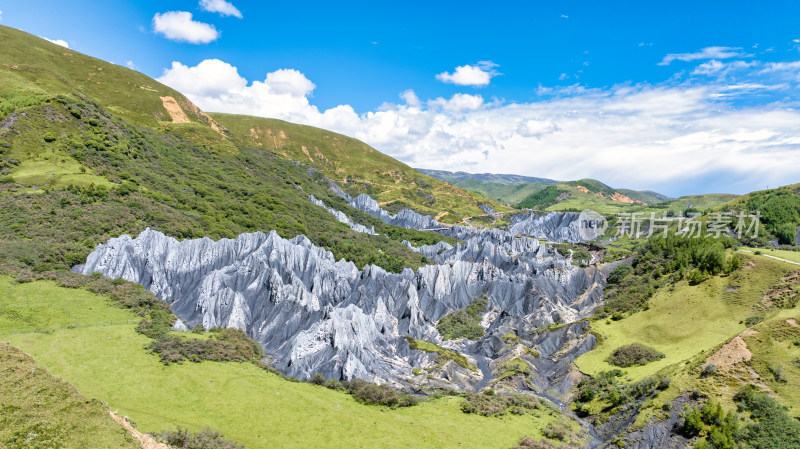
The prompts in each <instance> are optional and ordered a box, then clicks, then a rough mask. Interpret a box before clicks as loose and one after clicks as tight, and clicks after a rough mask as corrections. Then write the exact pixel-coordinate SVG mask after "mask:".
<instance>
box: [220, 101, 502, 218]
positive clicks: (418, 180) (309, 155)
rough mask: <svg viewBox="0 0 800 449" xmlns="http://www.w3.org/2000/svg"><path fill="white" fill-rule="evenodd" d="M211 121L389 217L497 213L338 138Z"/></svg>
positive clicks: (231, 119)
mask: <svg viewBox="0 0 800 449" xmlns="http://www.w3.org/2000/svg"><path fill="white" fill-rule="evenodd" d="M211 116H212V117H213V118H214V119H215V120H217V121H218V122H219V123H221V124H222V125H223V126H225V127H226V128H227V129H229V130H230V131H231V132H232V134H233V136H234V137H235V139H237V140H241V142H242V143H243V144H244V145H247V146H253V147H257V148H262V149H265V150H268V151H271V152H275V153H277V154H280V155H282V156H284V157H287V158H289V159H293V160H296V161H299V162H301V163H303V164H308V165H310V166H313V167H315V168H317V169H319V170H320V171H321V172H322V173H324V174H325V175H326V176H328V177H330V178H331V179H333V180H334V181H336V182H337V183H339V184H340V185H341V186H342V188H343V189H344V190H345V191H347V192H349V193H350V194H351V195H353V196H355V195H358V194H359V193H367V194H369V195H371V196H372V197H373V198H375V199H376V200H377V201H378V202H379V203H380V204H381V206H382V207H383V208H384V209H386V210H388V211H390V212H392V213H396V212H398V211H400V210H401V209H403V208H406V207H408V208H411V209H414V210H416V211H418V212H420V213H423V214H427V215H431V216H433V217H436V218H437V220H440V221H442V222H446V223H455V222H457V221H460V219H461V218H462V217H465V216H473V215H480V214H482V213H483V211H482V210H481V209H480V208H479V207H478V206H479V205H480V204H489V205H490V206H492V207H494V208H495V209H502V206H501V205H499V204H497V203H496V202H494V201H491V200H489V199H487V198H484V197H482V196H480V195H476V194H474V193H471V192H467V191H465V190H462V189H460V188H458V187H455V186H453V185H451V184H448V183H446V182H443V181H441V180H439V179H436V178H433V177H430V176H427V175H424V174H422V173H420V172H418V171H417V170H414V169H413V168H411V167H409V166H408V165H406V164H403V163H402V162H399V161H397V160H396V159H393V158H391V157H389V156H387V155H385V154H382V153H380V152H378V151H377V150H375V149H374V148H372V147H370V146H368V145H367V144H365V143H363V142H361V141H358V140H356V139H353V138H350V137H346V136H343V135H341V134H336V133H333V132H331V131H326V130H324V129H319V128H314V127H311V126H304V125H296V124H293V123H288V122H285V121H283V120H277V119H268V118H259V117H251V116H245V115H231V114H219V113H213V114H211Z"/></svg>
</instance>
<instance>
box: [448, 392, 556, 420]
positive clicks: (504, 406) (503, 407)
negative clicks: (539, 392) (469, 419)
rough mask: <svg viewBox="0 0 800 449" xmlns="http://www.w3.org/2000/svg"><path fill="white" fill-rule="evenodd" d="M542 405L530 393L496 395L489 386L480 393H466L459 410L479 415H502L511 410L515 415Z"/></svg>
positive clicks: (528, 411)
mask: <svg viewBox="0 0 800 449" xmlns="http://www.w3.org/2000/svg"><path fill="white" fill-rule="evenodd" d="M541 407H542V405H541V403H540V402H539V400H538V399H537V398H536V397H534V396H531V395H527V394H521V393H512V394H509V395H505V396H501V395H496V394H495V393H494V390H492V389H491V388H490V389H488V390H486V392H484V393H483V394H481V393H467V394H466V395H465V396H464V401H463V402H462V403H461V411H462V412H464V413H474V414H476V415H481V416H494V417H498V416H504V415H505V414H507V413H509V412H511V413H513V414H515V415H521V414H525V413H530V412H531V411H533V410H536V409H540V408H541Z"/></svg>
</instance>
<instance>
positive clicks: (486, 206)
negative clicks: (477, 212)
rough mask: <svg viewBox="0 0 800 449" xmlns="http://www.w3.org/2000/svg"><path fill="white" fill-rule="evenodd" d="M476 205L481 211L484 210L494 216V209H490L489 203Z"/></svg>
mask: <svg viewBox="0 0 800 449" xmlns="http://www.w3.org/2000/svg"><path fill="white" fill-rule="evenodd" d="M478 207H480V208H481V210H482V211H484V212H486V213H487V214H488V215H491V216H492V217H494V216H495V215H494V214H495V211H494V209H492V208H491V207H489V205H487V204H481V205H480V206H478Z"/></svg>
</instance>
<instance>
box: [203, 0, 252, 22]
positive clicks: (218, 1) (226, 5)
mask: <svg viewBox="0 0 800 449" xmlns="http://www.w3.org/2000/svg"><path fill="white" fill-rule="evenodd" d="M200 8H201V9H203V10H204V11H208V12H216V13H219V15H221V16H234V17H238V18H240V19H241V18H242V12H241V11H239V10H238V9H237V8H236V7H235V6H233V4H232V3H230V2H226V1H225V0H200Z"/></svg>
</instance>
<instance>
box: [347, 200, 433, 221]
mask: <svg viewBox="0 0 800 449" xmlns="http://www.w3.org/2000/svg"><path fill="white" fill-rule="evenodd" d="M350 205H351V206H353V207H355V208H356V209H359V210H362V211H364V212H366V213H368V214H370V215H372V216H374V217H377V218H379V219H380V220H381V221H383V222H385V223H388V224H390V225H393V226H400V227H402V228H410V229H434V228H439V227H441V225H440V224H439V223H438V222H437V221H436V220H434V219H433V218H431V217H430V216H429V215H421V214H419V213H417V212H414V211H413V210H411V209H403V210H401V211H400V212H398V213H397V215H391V214H390V213H389V212H386V211H385V210H384V209H383V208H382V207H381V206H380V205H379V204H378V202H377V201H375V200H374V199H372V197H370V196H369V195H367V194H366V193H362V194H361V195H358V196H357V197H356V198H355V199H354V200H352V201H350Z"/></svg>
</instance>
